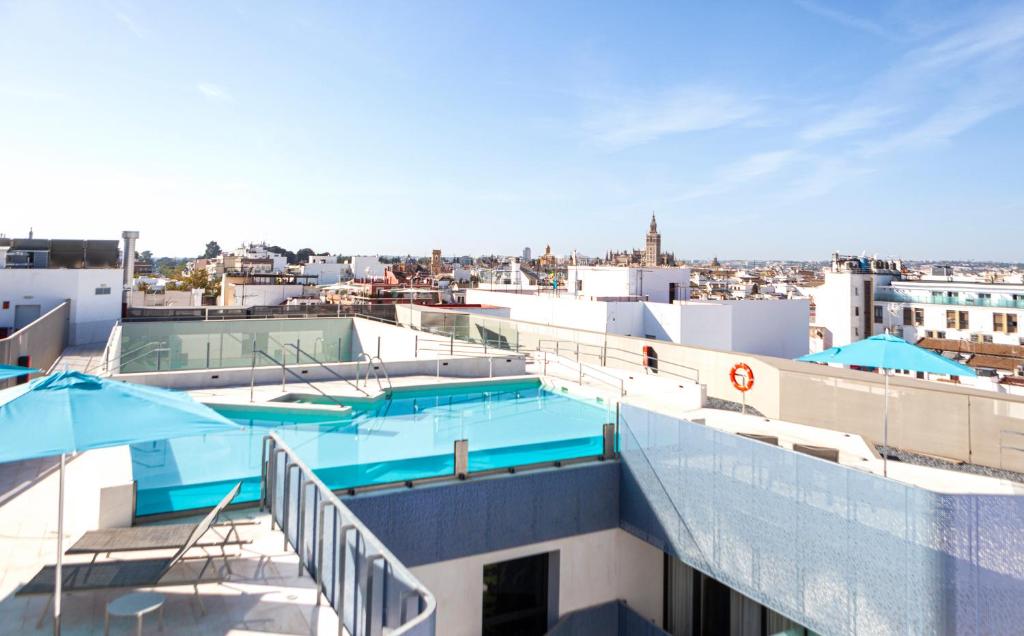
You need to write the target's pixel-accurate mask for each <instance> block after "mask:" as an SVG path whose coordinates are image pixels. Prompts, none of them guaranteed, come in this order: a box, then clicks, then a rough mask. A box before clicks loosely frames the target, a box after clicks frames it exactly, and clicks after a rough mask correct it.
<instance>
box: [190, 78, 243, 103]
mask: <svg viewBox="0 0 1024 636" xmlns="http://www.w3.org/2000/svg"><path fill="white" fill-rule="evenodd" d="M196 90H198V91H199V92H200V93H202V94H203V96H204V97H206V98H208V99H211V100H213V101H216V102H230V101H234V100H233V99H232V97H231V94H230V93H228V91H227V90H226V89H225V88H224V87H223V86H219V85H217V84H211V83H209V82H201V83H199V84H196Z"/></svg>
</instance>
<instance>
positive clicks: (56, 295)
mask: <svg viewBox="0 0 1024 636" xmlns="http://www.w3.org/2000/svg"><path fill="white" fill-rule="evenodd" d="M104 287H105V288H108V289H110V293H109V294H97V293H96V290H97V288H104ZM121 288H122V272H121V270H120V269H114V268H109V269H0V327H14V315H15V307H16V306H17V305H40V306H41V307H40V310H41V311H40V315H42V314H45V313H46V312H48V311H50V310H51V309H53V308H54V307H56V306H57V305H59V304H60V303H62V302H64V301H65V300H67V299H69V298H70V299H71V317H70V320H71V325H70V330H69V334H68V339H69V344H86V343H92V342H105V341H106V340H107V336H108V335H109V334H110V329H111V327H113V326H114V323H115V322H116V321H117V320H118V319H119V318H120V317H121ZM4 301H8V302H9V304H10V306H9V307H8V309H3V304H2V303H3V302H4Z"/></svg>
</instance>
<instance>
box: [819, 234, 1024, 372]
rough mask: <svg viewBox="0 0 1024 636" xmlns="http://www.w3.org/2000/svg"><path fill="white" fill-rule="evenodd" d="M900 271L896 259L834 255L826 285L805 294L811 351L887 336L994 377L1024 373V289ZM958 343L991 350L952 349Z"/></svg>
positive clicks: (1022, 286) (963, 347) (939, 274)
mask: <svg viewBox="0 0 1024 636" xmlns="http://www.w3.org/2000/svg"><path fill="white" fill-rule="evenodd" d="M901 269H902V268H901V266H900V264H899V263H898V262H893V261H882V260H875V259H871V260H869V259H864V258H857V257H840V256H838V255H835V254H834V255H833V262H832V267H831V271H829V272H826V274H825V283H824V285H822V286H820V287H817V288H813V289H811V290H810V292H811V293H812V295H813V298H814V302H815V305H816V308H817V312H816V317H815V321H814V325H812V328H811V337H812V340H814V339H816V338H817V339H818V340H819V341H820V342H818V343H817V344H816V345H815V344H812V345H811V348H812V349H822V348H827V347H829V346H842V345H845V344H849V343H851V342H856V341H857V340H861V339H863V338H866V337H869V336H872V335H877V334H881V333H886V332H888V333H891V334H894V335H897V336H900V337H902V338H903V339H904V340H907V341H908V342H914V343H922V344H923V346H926V347H928V348H931V349H934V350H936V351H942V352H950V355H953V354H956V353H957V352H958V353H959V359H960V360H961V361H962V362H965V363H966V364H969V365H970V366H973V367H975V368H977V369H978V370H979V372H983V373H984V374H986V375H989V376H992V377H994V378H996V379H999V378H1001V377H1005V376H1012V375H1021V374H1022V373H1024V369H1022V363H1024V358H1022V357H1021V356H1020V355H1019V347H1020V346H1021V345H1024V332H1022V330H1021V327H1022V325H1021V323H1022V322H1024V284H1013V283H989V282H982V281H979V280H977V279H972V278H969V277H963V276H953V275H952V273H951V272H945V273H943V272H938V273H935V272H933V273H931V274H928V275H925V276H924V277H922V279H921V280H904V279H903V274H902V272H901ZM819 334H820V335H819ZM960 342H963V343H974V344H979V345H993V346H990V347H988V348H987V349H984V350H983V351H982V350H979V349H977V348H974V347H967V346H955V345H956V343H960ZM1000 347H1002V349H1000Z"/></svg>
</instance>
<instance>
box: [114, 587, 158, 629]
mask: <svg viewBox="0 0 1024 636" xmlns="http://www.w3.org/2000/svg"><path fill="white" fill-rule="evenodd" d="M164 600H165V599H164V595H163V594H157V593H156V592H132V593H131V594H125V595H124V596H119V597H117V598H115V599H114V600H112V601H110V602H109V603H107V610H106V612H104V614H103V636H109V634H110V617H111V616H115V617H120V618H129V617H134V618H135V633H136V634H137V636H142V617H143V616H145V615H146V614H149V613H150V612H154V611H159V613H158V614H157V616H158V617H159V619H160V631H163V629H164Z"/></svg>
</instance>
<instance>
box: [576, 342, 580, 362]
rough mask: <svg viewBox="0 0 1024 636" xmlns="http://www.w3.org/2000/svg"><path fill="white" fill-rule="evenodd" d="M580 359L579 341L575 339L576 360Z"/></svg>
mask: <svg viewBox="0 0 1024 636" xmlns="http://www.w3.org/2000/svg"><path fill="white" fill-rule="evenodd" d="M579 361H580V341H579V340H577V341H576V362H579Z"/></svg>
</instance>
